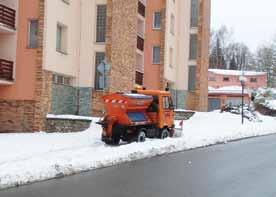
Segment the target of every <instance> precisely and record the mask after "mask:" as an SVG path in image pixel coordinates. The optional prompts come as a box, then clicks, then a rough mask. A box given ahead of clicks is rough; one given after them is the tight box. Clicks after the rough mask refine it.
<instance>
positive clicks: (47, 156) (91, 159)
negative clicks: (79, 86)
mask: <svg viewBox="0 0 276 197" xmlns="http://www.w3.org/2000/svg"><path fill="white" fill-rule="evenodd" d="M259 116H260V119H261V120H262V122H248V121H246V122H245V124H244V125H241V124H240V122H241V120H240V116H238V115H233V114H230V113H222V114H221V113H219V112H211V113H196V114H195V115H194V116H193V117H192V118H191V119H190V120H188V121H185V122H184V123H183V130H182V135H181V136H180V137H175V138H169V139H165V140H159V139H147V141H146V142H145V143H132V144H127V145H121V146H118V147H112V146H106V145H105V144H103V143H102V142H101V139H100V136H101V128H100V126H98V125H96V124H95V123H92V124H91V128H90V129H88V130H86V131H84V132H79V133H67V134H59V133H53V134H47V133H43V132H40V133H34V134H0V188H5V187H12V186H16V185H20V184H25V183H29V182H33V181H38V180H46V179H50V178H53V177H59V176H64V175H70V174H74V173H78V172H82V171H87V170H92V169H96V168H101V167H106V166H111V165H115V164H119V163H122V162H127V161H132V160H137V159H142V158H148V157H152V156H157V155H162V154H166V153H172V152H177V151H182V150H187V149H191V148H196V147H202V146H207V145H211V144H216V143H221V142H222V143H226V142H227V141H229V140H235V139H240V138H245V137H251V136H259V135H266V134H271V133H276V119H275V118H272V117H266V116H261V115H259ZM178 123H179V122H178ZM178 123H177V124H178Z"/></svg>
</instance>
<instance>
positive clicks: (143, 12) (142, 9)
mask: <svg viewBox="0 0 276 197" xmlns="http://www.w3.org/2000/svg"><path fill="white" fill-rule="evenodd" d="M138 13H139V14H140V15H141V16H143V17H145V16H146V6H145V5H144V4H143V3H141V2H140V1H138Z"/></svg>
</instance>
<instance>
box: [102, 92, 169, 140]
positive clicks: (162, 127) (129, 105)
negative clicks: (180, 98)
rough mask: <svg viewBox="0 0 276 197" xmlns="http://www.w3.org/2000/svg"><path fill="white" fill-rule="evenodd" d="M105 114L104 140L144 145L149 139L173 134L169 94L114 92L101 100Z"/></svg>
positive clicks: (103, 124)
mask: <svg viewBox="0 0 276 197" xmlns="http://www.w3.org/2000/svg"><path fill="white" fill-rule="evenodd" d="M102 100H103V103H104V107H105V111H106V115H105V116H104V118H103V120H101V121H99V122H98V124H100V125H102V129H103V130H102V141H104V142H106V143H107V144H119V142H120V140H123V141H127V142H132V141H137V142H144V141H145V140H146V137H150V138H155V137H159V138H162V139H164V138H166V137H169V136H172V135H173V133H174V106H173V103H172V98H171V94H170V92H169V91H159V90H134V91H132V93H130V94H127V93H112V94H108V95H105V96H103V98H102Z"/></svg>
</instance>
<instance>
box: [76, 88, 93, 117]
mask: <svg viewBox="0 0 276 197" xmlns="http://www.w3.org/2000/svg"><path fill="white" fill-rule="evenodd" d="M78 90H79V99H78V104H79V106H78V109H79V110H78V112H79V113H78V114H79V115H81V116H91V97H92V88H88V87H80V88H78Z"/></svg>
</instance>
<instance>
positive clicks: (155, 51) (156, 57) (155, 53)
mask: <svg viewBox="0 0 276 197" xmlns="http://www.w3.org/2000/svg"><path fill="white" fill-rule="evenodd" d="M152 63H153V64H160V46H154V47H153V48H152Z"/></svg>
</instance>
